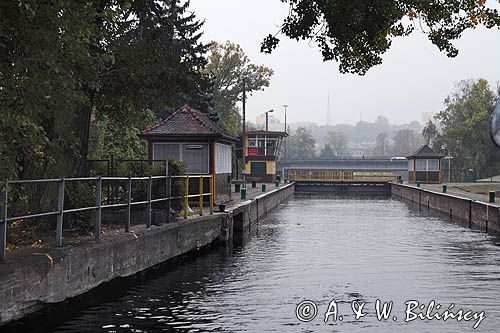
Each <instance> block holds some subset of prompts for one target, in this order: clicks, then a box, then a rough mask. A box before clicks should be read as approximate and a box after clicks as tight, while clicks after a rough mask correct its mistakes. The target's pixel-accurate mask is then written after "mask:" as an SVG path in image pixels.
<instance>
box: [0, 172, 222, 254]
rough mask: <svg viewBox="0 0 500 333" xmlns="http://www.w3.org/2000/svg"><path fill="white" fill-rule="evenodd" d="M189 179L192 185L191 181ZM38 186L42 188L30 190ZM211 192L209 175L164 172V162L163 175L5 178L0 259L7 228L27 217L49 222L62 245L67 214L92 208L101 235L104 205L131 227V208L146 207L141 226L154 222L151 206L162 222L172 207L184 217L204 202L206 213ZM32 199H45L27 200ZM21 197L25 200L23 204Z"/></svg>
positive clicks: (200, 211) (96, 230) (96, 231)
mask: <svg viewBox="0 0 500 333" xmlns="http://www.w3.org/2000/svg"><path fill="white" fill-rule="evenodd" d="M190 182H191V186H190ZM193 183H194V184H195V185H196V186H192V185H193ZM81 184H84V185H85V186H84V187H83V189H84V191H83V192H85V193H81V192H80V191H81V190H80V188H79V187H78V186H76V185H81ZM205 184H206V185H205ZM26 186H30V187H29V188H28V187H26ZM37 186H38V187H41V188H38V189H36V190H33V189H34V188H36V187H37ZM106 188H108V189H109V188H114V189H115V192H116V193H114V194H113V200H109V197H108V198H106V196H109V195H110V194H109V193H108V191H107V190H106ZM27 189H29V191H28V190H27ZM75 189H76V190H75ZM72 191H76V193H72ZM28 192H29V193H30V195H29V196H28V194H27V193H28ZM214 192H215V191H214V179H213V176H212V175H168V166H167V170H166V173H165V175H163V176H147V177H131V176H129V177H102V176H96V177H82V178H60V179H36V180H7V181H5V184H4V188H3V191H2V193H1V197H2V200H1V203H2V206H1V214H0V217H1V224H0V260H5V258H6V253H7V246H8V242H7V239H8V236H9V229H10V227H12V226H13V225H19V224H28V225H29V223H28V222H27V221H29V220H33V219H40V218H42V219H45V221H46V222H47V221H48V222H49V223H48V230H49V231H50V230H51V231H52V234H53V235H54V245H55V246H62V245H63V239H64V237H63V236H64V235H63V231H64V225H65V224H67V222H68V218H67V216H68V215H70V214H86V213H92V214H93V220H94V221H93V226H92V227H91V229H93V235H94V238H95V239H96V240H99V239H100V237H101V233H102V228H103V223H102V222H103V213H104V210H111V209H121V210H124V213H125V218H124V219H122V221H124V222H122V226H121V228H120V229H122V228H123V230H124V231H125V232H130V228H131V223H132V220H133V219H132V211H133V209H134V208H135V207H138V206H142V207H144V208H145V209H144V211H145V226H146V227H147V228H149V227H151V225H152V220H153V217H152V215H153V214H154V212H155V209H156V208H160V207H161V208H162V209H163V210H164V211H166V217H165V219H166V222H170V220H171V215H172V214H171V213H172V211H174V212H181V211H182V216H183V217H184V218H187V217H188V216H189V215H193V214H199V215H200V216H202V215H203V214H204V206H205V204H207V206H208V207H209V214H213V203H214ZM33 193H35V194H33ZM40 194H42V195H43V196H42V197H38V198H36V195H40ZM70 194H73V197H75V196H76V197H80V196H82V197H85V198H86V199H87V200H77V201H74V200H73V201H71V200H68V197H69V195H70ZM75 194H76V195H75ZM11 196H12V198H11ZM46 197H50V198H52V199H50V200H49V199H46ZM195 199H196V200H195ZM34 200H39V201H44V202H43V204H41V203H40V202H37V204H29V203H30V202H33V201H34ZM193 200H195V201H193ZM23 201H25V202H28V204H27V205H23V204H22V202H23ZM89 201H93V202H89ZM193 203H194V204H195V205H196V204H197V205H198V211H197V212H193V211H191V209H190V207H189V204H193ZM34 207H37V208H34ZM38 210H42V211H41V212H40V211H38ZM54 218H55V221H54ZM83 219H84V220H85V221H86V222H87V223H89V221H91V220H92V216H91V215H89V214H86V215H84V216H83ZM51 222H52V223H51ZM53 222H55V229H54V223H53Z"/></svg>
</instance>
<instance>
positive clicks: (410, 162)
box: [408, 160, 414, 171]
mask: <svg viewBox="0 0 500 333" xmlns="http://www.w3.org/2000/svg"><path fill="white" fill-rule="evenodd" d="M413 163H414V160H408V171H414V169H413Z"/></svg>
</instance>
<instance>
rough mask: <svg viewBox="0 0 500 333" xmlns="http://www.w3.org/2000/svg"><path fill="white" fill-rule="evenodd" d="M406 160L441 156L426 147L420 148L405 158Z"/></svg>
mask: <svg viewBox="0 0 500 333" xmlns="http://www.w3.org/2000/svg"><path fill="white" fill-rule="evenodd" d="M406 158H408V159H410V158H413V159H418V158H443V155H440V154H438V153H436V152H435V151H434V150H432V149H431V148H430V147H429V146H427V145H422V146H420V147H419V148H418V149H417V151H416V152H414V153H413V154H411V155H410V156H407V157H406Z"/></svg>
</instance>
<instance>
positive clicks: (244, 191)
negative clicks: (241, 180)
mask: <svg viewBox="0 0 500 333" xmlns="http://www.w3.org/2000/svg"><path fill="white" fill-rule="evenodd" d="M240 196H241V200H246V199H247V189H246V188H244V187H242V188H241V189H240Z"/></svg>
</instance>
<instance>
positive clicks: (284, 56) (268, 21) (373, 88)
mask: <svg viewBox="0 0 500 333" xmlns="http://www.w3.org/2000/svg"><path fill="white" fill-rule="evenodd" d="M191 10H193V11H194V12H195V13H196V15H197V17H198V18H200V19H205V20H206V22H205V27H204V30H205V33H204V37H203V38H204V40H205V41H207V42H208V41H212V40H214V41H218V42H223V41H226V40H230V41H232V42H236V43H238V44H240V45H241V46H242V47H243V49H244V51H245V52H246V54H247V55H248V56H249V57H250V59H251V61H252V62H253V63H256V64H262V65H266V66H268V67H271V68H272V69H273V70H274V72H275V74H274V77H273V78H272V81H271V86H270V87H269V88H267V89H266V90H265V91H263V92H258V93H255V94H254V95H253V96H251V97H250V98H249V101H248V104H247V110H248V119H249V120H250V121H253V122H254V121H255V117H256V116H257V115H259V114H262V113H263V112H264V111H267V110H269V109H275V110H276V111H277V112H275V114H274V115H275V116H277V117H278V118H280V119H282V120H283V111H282V107H281V106H282V105H283V104H288V105H289V109H288V121H290V122H300V121H310V122H316V123H318V124H325V123H326V120H327V116H326V110H327V96H328V93H330V105H331V106H330V109H331V121H330V123H331V124H337V123H351V124H355V123H356V122H358V121H359V120H360V118H362V120H365V121H373V120H375V118H376V117H377V116H378V115H384V116H385V117H387V118H389V120H390V121H391V122H392V123H407V122H410V121H412V120H417V121H419V122H422V113H423V112H438V111H440V110H441V109H443V100H444V99H445V97H446V96H447V95H448V94H449V93H450V92H451V91H452V90H453V87H454V84H455V83H456V82H457V81H460V80H463V79H469V78H479V77H483V78H485V79H487V80H488V81H489V82H490V84H492V85H493V86H496V85H497V84H498V80H499V78H500V43H499V41H500V31H499V30H487V29H484V28H479V29H476V30H474V31H468V32H466V33H465V34H464V35H463V37H462V38H461V39H460V40H458V41H456V42H455V45H456V46H458V48H459V51H460V53H459V55H458V57H456V58H448V57H446V55H445V54H444V53H441V52H439V50H438V49H437V48H436V47H435V46H434V45H433V44H431V43H430V42H429V41H428V40H427V38H426V36H425V35H424V34H422V33H421V32H419V31H417V32H415V33H413V34H412V35H411V36H410V37H408V38H399V39H397V40H394V42H393V45H392V47H391V49H390V50H389V51H388V52H387V53H386V54H385V55H384V56H383V61H384V62H383V64H382V65H379V66H377V67H375V68H372V69H371V70H370V71H369V72H368V73H367V74H366V75H365V76H358V75H353V74H340V72H339V70H338V65H337V63H335V62H323V61H322V58H321V55H320V53H319V51H318V49H317V48H316V47H315V46H313V45H309V44H308V42H303V41H301V42H296V41H292V40H289V39H288V38H287V37H285V36H281V43H280V45H279V46H278V49H277V50H275V52H274V53H273V54H271V55H268V54H263V53H260V43H261V42H262V39H263V38H264V37H265V36H266V35H267V34H269V33H273V34H274V33H275V32H277V31H278V26H279V25H280V23H281V22H282V20H283V18H284V17H285V15H286V13H287V5H286V4H283V3H282V2H280V1H279V0H272V1H270V0H252V1H245V0H217V1H207V0H191Z"/></svg>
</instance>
